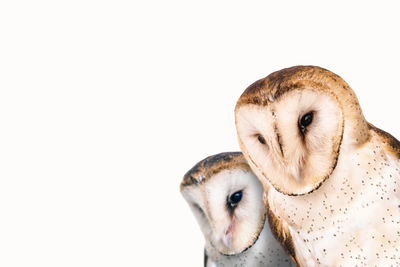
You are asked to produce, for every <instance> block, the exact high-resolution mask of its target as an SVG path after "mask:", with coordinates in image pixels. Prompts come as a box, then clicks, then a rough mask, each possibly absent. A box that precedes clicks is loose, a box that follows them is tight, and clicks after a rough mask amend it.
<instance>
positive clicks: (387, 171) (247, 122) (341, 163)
mask: <svg viewBox="0 0 400 267" xmlns="http://www.w3.org/2000/svg"><path fill="white" fill-rule="evenodd" d="M310 114H311V115H310ZM307 115H308V119H309V118H312V119H313V120H312V122H309V121H308V122H307V123H304V121H306V119H307V118H306V116H307ZM235 116H236V127H237V132H238V139H239V144H240V147H241V149H242V151H243V153H244V156H245V157H246V159H247V161H248V162H249V165H250V166H251V168H252V170H253V171H254V172H255V174H256V175H257V177H258V178H259V180H260V181H261V182H262V184H263V186H264V189H265V191H266V197H265V199H264V201H265V207H266V209H267V210H269V213H268V214H270V215H269V220H270V222H271V228H272V231H274V232H275V233H276V234H277V235H278V236H279V239H280V241H281V243H282V244H283V245H284V246H285V247H286V248H287V250H288V251H289V253H290V254H291V256H292V257H293V258H294V259H295V261H296V263H297V264H298V265H299V266H400V251H399V249H400V187H399V185H400V143H399V141H398V140H396V139H395V138H394V137H393V136H391V135H390V134H388V133H386V132H384V131H382V130H380V129H378V128H376V127H374V126H373V125H372V124H370V123H368V122H367V121H366V120H365V119H364V116H363V114H362V111H361V108H360V105H359V103H358V100H357V98H356V96H355V94H354V92H353V91H352V89H351V88H350V87H349V85H348V84H347V83H346V82H345V81H344V80H343V79H342V78H340V77H339V76H338V75H336V74H334V73H332V72H330V71H328V70H325V69H322V68H319V67H313V66H296V67H292V68H288V69H284V70H281V71H277V72H275V73H272V74H271V75H269V76H267V77H266V78H264V79H261V80H259V81H257V82H255V83H254V84H252V85H251V86H250V87H249V88H247V89H246V91H245V92H244V93H243V95H242V96H241V97H240V99H239V100H238V102H237V105H236V109H235ZM305 118H306V119H305ZM309 120H310V119H309Z"/></svg>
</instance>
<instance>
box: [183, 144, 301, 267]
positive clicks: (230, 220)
mask: <svg viewBox="0 0 400 267" xmlns="http://www.w3.org/2000/svg"><path fill="white" fill-rule="evenodd" d="M181 192H182V195H183V197H184V198H185V200H186V201H187V202H188V204H189V206H190V208H191V210H192V212H193V214H194V215H195V217H196V219H197V221H198V223H199V225H200V228H201V230H202V232H203V234H204V237H205V240H206V244H205V262H204V265H205V266H208V267H211V266H247V267H251V266H260V267H261V266H292V265H293V266H294V264H293V262H292V260H291V259H290V258H289V256H288V255H287V253H286V252H285V250H284V249H283V248H282V246H281V245H280V243H279V242H278V241H277V240H276V239H275V238H274V237H273V235H272V233H271V230H270V228H269V225H268V221H267V220H266V216H265V209H264V204H263V187H262V185H261V184H260V182H259V181H258V179H257V177H256V176H255V175H254V174H253V173H252V172H251V170H250V167H249V166H248V164H247V163H246V160H245V159H244V157H243V155H242V153H240V152H230V153H221V154H217V155H214V156H210V157H208V158H206V159H204V160H202V161H200V162H199V163H197V164H196V165H195V166H194V167H193V168H192V169H191V170H189V171H188V172H187V173H186V175H185V176H184V178H183V181H182V183H181Z"/></svg>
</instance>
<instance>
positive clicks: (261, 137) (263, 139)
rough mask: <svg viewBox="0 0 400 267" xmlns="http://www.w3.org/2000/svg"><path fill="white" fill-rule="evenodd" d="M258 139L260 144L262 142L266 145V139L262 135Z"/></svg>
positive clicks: (258, 135)
mask: <svg viewBox="0 0 400 267" xmlns="http://www.w3.org/2000/svg"><path fill="white" fill-rule="evenodd" d="M256 136H257V139H258V142H260V143H261V144H263V145H265V144H266V143H267V142H265V138H264V137H263V136H262V135H261V134H257V135H256Z"/></svg>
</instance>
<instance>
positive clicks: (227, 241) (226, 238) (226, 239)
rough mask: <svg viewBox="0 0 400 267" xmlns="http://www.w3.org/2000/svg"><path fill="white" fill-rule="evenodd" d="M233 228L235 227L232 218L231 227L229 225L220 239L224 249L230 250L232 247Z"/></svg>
mask: <svg viewBox="0 0 400 267" xmlns="http://www.w3.org/2000/svg"><path fill="white" fill-rule="evenodd" d="M234 227H235V217H233V220H232V223H231V225H229V227H228V229H227V230H226V231H225V234H224V235H223V237H222V243H224V245H225V247H227V248H230V247H231V245H232V239H233V229H234Z"/></svg>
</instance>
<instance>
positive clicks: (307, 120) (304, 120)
mask: <svg viewBox="0 0 400 267" xmlns="http://www.w3.org/2000/svg"><path fill="white" fill-rule="evenodd" d="M313 117H314V113H313V112H308V113H306V114H305V115H303V117H301V119H300V121H299V127H300V130H302V131H304V130H305V128H306V127H307V126H308V125H310V124H311V122H312V120H313Z"/></svg>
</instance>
